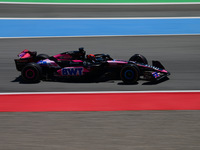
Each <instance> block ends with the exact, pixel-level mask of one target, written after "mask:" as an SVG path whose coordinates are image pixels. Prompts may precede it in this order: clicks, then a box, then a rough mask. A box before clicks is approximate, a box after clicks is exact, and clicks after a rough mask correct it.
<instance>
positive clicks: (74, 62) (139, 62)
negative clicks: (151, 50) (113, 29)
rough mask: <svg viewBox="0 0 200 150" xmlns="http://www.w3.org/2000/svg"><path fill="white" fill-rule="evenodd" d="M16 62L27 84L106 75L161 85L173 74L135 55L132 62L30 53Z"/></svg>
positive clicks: (82, 52) (80, 54)
mask: <svg viewBox="0 0 200 150" xmlns="http://www.w3.org/2000/svg"><path fill="white" fill-rule="evenodd" d="M18 57H19V59H15V64H16V68H17V70H18V71H21V76H22V79H23V81H25V82H39V81H40V80H55V79H59V78H60V79H68V80H69V79H72V78H73V79H74V78H78V79H80V78H84V79H93V78H96V77H100V76H102V75H105V77H108V78H109V79H116V78H117V79H121V80H122V81H123V82H124V83H125V84H133V83H135V82H137V81H138V80H139V79H144V80H148V81H159V80H161V79H163V78H166V77H167V76H168V75H170V73H169V72H168V71H166V70H165V68H164V66H163V65H162V64H161V63H160V62H159V61H152V65H149V64H148V62H147V60H146V58H145V57H144V56H142V55H140V54H135V55H133V56H132V57H131V58H130V59H129V61H124V60H115V59H112V58H111V57H110V56H109V55H107V54H94V55H93V54H90V55H86V52H85V50H84V48H79V50H77V51H68V52H64V53H61V54H58V55H55V56H51V57H49V56H48V55H46V54H39V55H37V52H31V51H29V50H27V49H25V50H24V51H22V52H21V53H20V54H19V55H18Z"/></svg>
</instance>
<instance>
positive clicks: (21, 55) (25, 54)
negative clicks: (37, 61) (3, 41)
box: [17, 49, 37, 59]
mask: <svg viewBox="0 0 200 150" xmlns="http://www.w3.org/2000/svg"><path fill="white" fill-rule="evenodd" d="M36 55H37V52H36V51H34V52H31V51H29V50H27V49H25V50H23V51H22V52H21V53H19V54H18V55H17V56H18V57H19V58H22V59H23V58H30V57H35V56H36Z"/></svg>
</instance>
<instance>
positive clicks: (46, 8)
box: [0, 4, 200, 18]
mask: <svg viewBox="0 0 200 150" xmlns="http://www.w3.org/2000/svg"><path fill="white" fill-rule="evenodd" d="M199 16H200V4H196V5H153V6H152V5H137V6H134V5H132V6H131V5H125V6H105V5H90V6H85V5H82V6H81V5H27V4H23V5H20V4H19V5H11V4H0V17H3V18H6V17H17V18H19V17H23V18H24V17H25V18H30V17H32V18H34V17H37V18H38V17H39V18H54V17H55V18H77V17H78V18H79V17H86V18H87V17H91V18H97V17H105V18H107V17H199Z"/></svg>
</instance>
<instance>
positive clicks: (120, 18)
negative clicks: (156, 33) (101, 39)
mask: <svg viewBox="0 0 200 150" xmlns="http://www.w3.org/2000/svg"><path fill="white" fill-rule="evenodd" d="M129 19H133V20H141V19H200V17H112V18H2V17H1V18H0V20H129Z"/></svg>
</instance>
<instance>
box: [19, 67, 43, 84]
mask: <svg viewBox="0 0 200 150" xmlns="http://www.w3.org/2000/svg"><path fill="white" fill-rule="evenodd" d="M21 75H22V78H23V80H24V81H25V82H31V83H37V82H39V81H40V80H41V76H42V68H41V67H40V66H39V65H38V64H36V63H29V64H27V65H26V66H25V67H24V68H23V69H22V71H21Z"/></svg>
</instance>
